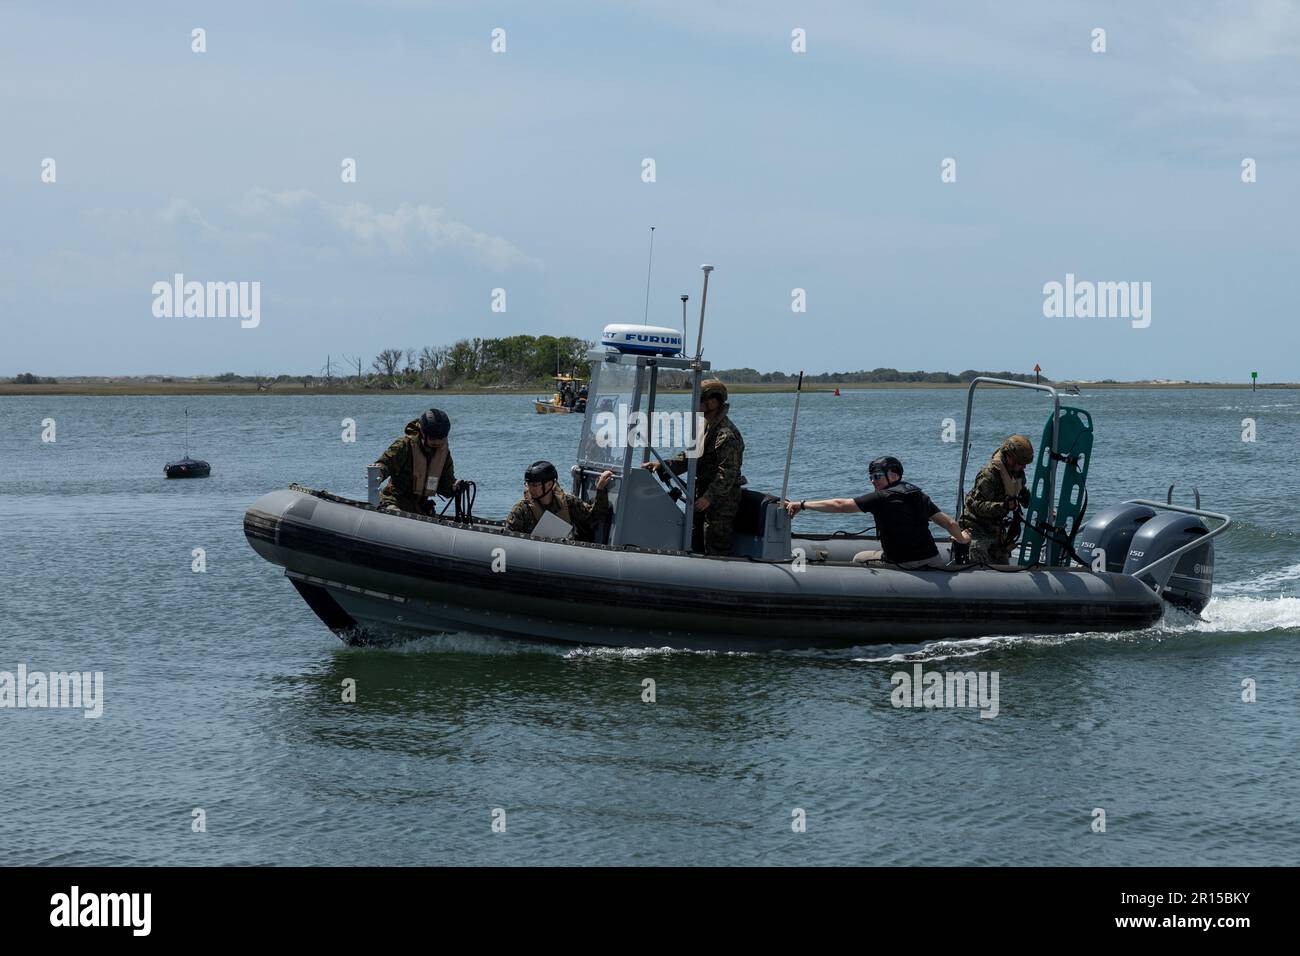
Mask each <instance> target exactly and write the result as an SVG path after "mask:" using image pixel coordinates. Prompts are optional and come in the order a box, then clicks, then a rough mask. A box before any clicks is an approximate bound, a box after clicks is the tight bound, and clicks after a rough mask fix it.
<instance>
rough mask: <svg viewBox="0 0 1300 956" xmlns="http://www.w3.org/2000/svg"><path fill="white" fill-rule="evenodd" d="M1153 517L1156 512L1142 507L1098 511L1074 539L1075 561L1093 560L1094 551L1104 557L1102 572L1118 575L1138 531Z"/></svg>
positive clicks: (1114, 506) (1110, 508)
mask: <svg viewBox="0 0 1300 956" xmlns="http://www.w3.org/2000/svg"><path fill="white" fill-rule="evenodd" d="M1155 516H1156V510H1155V509H1154V508H1149V507H1147V506H1146V505H1129V504H1124V505H1111V506H1110V507H1109V508H1106V509H1105V510H1104V511H1099V512H1097V514H1095V515H1093V516H1092V517H1091V518H1089V519H1088V520H1087V521H1086V522H1084V525H1083V527H1081V528H1080V529H1079V531H1078V534H1076V535H1075V538H1074V541H1075V551H1076V552H1077V553H1078V555H1079V557H1081V558H1085V559H1088V560H1094V559H1095V558H1097V557H1099V555H1097V554H1095V553H1094V552H1096V551H1097V550H1098V549H1100V550H1101V551H1102V553H1103V554H1104V555H1105V561H1106V570H1107V571H1113V572H1114V573H1115V574H1120V573H1121V572H1123V570H1124V562H1125V561H1126V560H1127V558H1128V552H1129V544H1130V542H1132V540H1133V535H1135V534H1137V530H1138V528H1140V527H1141V526H1142V525H1143V524H1145V523H1146V522H1148V521H1150V520H1151V519H1152V518H1154V517H1155Z"/></svg>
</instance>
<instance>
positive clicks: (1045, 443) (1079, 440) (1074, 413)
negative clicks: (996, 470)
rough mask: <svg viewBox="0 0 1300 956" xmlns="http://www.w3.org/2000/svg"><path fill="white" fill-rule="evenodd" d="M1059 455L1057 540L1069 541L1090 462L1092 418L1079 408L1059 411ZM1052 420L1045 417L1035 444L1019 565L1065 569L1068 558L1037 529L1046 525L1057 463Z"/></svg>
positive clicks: (1062, 549)
mask: <svg viewBox="0 0 1300 956" xmlns="http://www.w3.org/2000/svg"><path fill="white" fill-rule="evenodd" d="M1058 442H1059V445H1058V447H1059V448H1060V453H1061V455H1063V456H1064V457H1065V458H1066V461H1064V462H1063V464H1064V465H1065V468H1064V469H1063V471H1062V472H1061V474H1060V476H1059V480H1057V481H1056V482H1054V484H1055V487H1056V490H1057V503H1056V522H1055V524H1056V527H1058V528H1060V529H1062V531H1061V533H1059V534H1058V537H1061V538H1067V539H1068V538H1069V537H1070V535H1072V534H1073V533H1074V529H1075V528H1077V527H1078V526H1079V517H1080V515H1081V514H1082V512H1083V505H1084V494H1083V489H1084V485H1085V483H1086V482H1087V480H1088V464H1089V462H1090V461H1091V460H1092V416H1091V415H1089V414H1088V413H1087V412H1086V411H1084V410H1083V409H1082V408H1062V409H1061V424H1060V431H1059V435H1058ZM1051 446H1052V416H1051V415H1048V416H1047V424H1046V425H1045V426H1044V427H1043V438H1042V441H1040V442H1039V443H1038V464H1037V466H1036V467H1035V468H1034V480H1033V483H1032V484H1031V485H1030V486H1029V488H1030V498H1029V507H1028V508H1027V509H1026V510H1025V527H1024V530H1023V532H1022V533H1021V536H1020V563H1021V564H1022V565H1026V566H1027V565H1031V564H1046V565H1057V566H1064V565H1066V564H1069V562H1070V556H1069V554H1068V553H1067V552H1066V550H1065V548H1064V547H1063V546H1062V545H1060V544H1058V543H1056V542H1055V541H1047V540H1046V539H1044V537H1043V535H1042V534H1041V533H1040V532H1039V531H1038V530H1037V526H1038V525H1039V524H1042V523H1044V522H1047V523H1048V524H1050V523H1051V522H1049V521H1048V518H1049V515H1048V505H1049V503H1048V501H1047V476H1048V474H1049V473H1052V474H1055V472H1056V465H1057V459H1055V458H1053V457H1052V454H1051V452H1052V447H1051Z"/></svg>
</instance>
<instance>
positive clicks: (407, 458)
mask: <svg viewBox="0 0 1300 956" xmlns="http://www.w3.org/2000/svg"><path fill="white" fill-rule="evenodd" d="M450 432H451V419H450V418H448V417H447V413H446V412H444V411H442V410H440V409H437V408H431V409H429V410H428V411H427V412H425V413H424V414H423V415H421V416H420V417H419V418H417V419H415V420H414V421H410V422H407V423H406V430H405V432H404V433H403V435H402V437H401V438H399V439H397V441H395V442H393V443H392V444H391V445H389V446H388V451H386V452H384V453H383V454H382V455H380V456H379V459H378V461H376V462H375V464H376V465H377V466H379V467H380V468H381V469H383V476H384V477H385V478H387V479H388V484H387V485H385V486H384V488H383V490H382V491H380V492H379V506H380V507H381V508H384V509H387V510H390V511H409V512H412V513H414V514H420V515H432V514H433V513H434V503H433V501H432V500H430V499H432V498H433V496H434V495H441V496H442V497H443V498H450V497H451V496H452V495H454V494H455V493H456V492H457V491H459V490H460V489H461V487H462V486H463V485H464V484H465V483H464V482H463V481H457V480H456V466H455V463H454V462H453V461H452V459H451V447H450V446H449V445H448V444H447V436H448V434H450Z"/></svg>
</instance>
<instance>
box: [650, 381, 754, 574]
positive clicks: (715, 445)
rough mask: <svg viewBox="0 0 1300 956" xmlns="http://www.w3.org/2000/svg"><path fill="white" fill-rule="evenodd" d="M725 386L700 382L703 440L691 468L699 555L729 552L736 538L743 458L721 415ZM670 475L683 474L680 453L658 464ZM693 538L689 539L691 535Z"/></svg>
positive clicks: (735, 432)
mask: <svg viewBox="0 0 1300 956" xmlns="http://www.w3.org/2000/svg"><path fill="white" fill-rule="evenodd" d="M730 410H731V406H730V405H729V404H728V403H727V386H725V385H723V384H722V382H720V381H718V380H717V379H716V378H711V379H708V380H707V381H704V382H701V383H700V411H701V412H703V413H704V438H703V444H702V446H701V447H702V448H703V451H702V452H701V454H700V459H699V462H698V463H697V465H696V468H695V531H696V534H697V535H698V534H699V532H700V528H701V524H702V525H703V536H702V539H701V538H699V537H696V541H695V542H694V543H693V544H694V548H695V550H697V551H698V550H701V549H702V550H703V551H704V553H705V554H731V553H732V552H733V550H734V545H735V537H736V530H735V529H736V512H737V511H739V510H740V493H741V475H740V469H741V466H742V465H743V464H744V460H745V439H744V438H742V437H741V436H740V429H738V428H737V427H736V426H735V425H734V424H732V421H731V419H730V418H728V417H727V412H728V411H730ZM664 464H666V465H667V466H668V467H669V468H670V469H671V470H672V472H673V474H675V475H680V474H682V473H683V472H685V471H686V468H687V459H686V453H685V452H682V453H681V454H679V455H676V456H675V457H673V458H670V459H668V460H667V461H666V462H664ZM641 467H642V468H649V469H651V470H655V471H657V470H658V469H659V467H660V466H659V463H658V462H656V461H648V462H646V463H645V464H644V465H642V466H641ZM693 537H694V536H693Z"/></svg>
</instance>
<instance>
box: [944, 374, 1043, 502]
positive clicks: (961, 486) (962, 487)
mask: <svg viewBox="0 0 1300 956" xmlns="http://www.w3.org/2000/svg"><path fill="white" fill-rule="evenodd" d="M981 382H982V383H985V384H988V385H1006V386H1008V387H1009V388H1027V389H1030V390H1032V391H1035V392H1047V393H1048V394H1049V395H1051V396H1052V447H1051V453H1052V454H1056V453H1057V452H1058V451H1059V450H1060V449H1059V447H1058V446H1059V445H1060V437H1061V435H1060V430H1061V396H1060V395H1059V394H1058V393H1057V391H1056V389H1055V388H1053V387H1052V386H1051V385H1043V384H1041V383H1035V382H1014V381H1012V380H1011V379H1006V378H992V377H990V376H987V375H978V376H976V377H975V378H973V379H971V382H970V388H969V389H967V390H966V424H965V425H964V426H963V428H962V433H961V441H962V449H961V472H960V473H959V474H958V475H957V509H956V511H957V513H956V515H954V517H955V518H960V517H961V512H962V505H963V504H964V503H965V498H966V465H967V464H968V463H969V462H970V449H971V445H972V444H973V443H972V441H971V435H970V419H971V409H972V406H973V405H974V403H975V386H976V385H979V384H980V383H981ZM1048 462H1049V463H1050V464H1051V467H1049V468H1048V470H1047V497H1046V499H1045V500H1046V503H1047V521H1048V522H1049V523H1050V524H1055V523H1056V500H1055V494H1056V463H1055V460H1054V459H1052V458H1048ZM1031 480H1032V478H1031Z"/></svg>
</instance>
